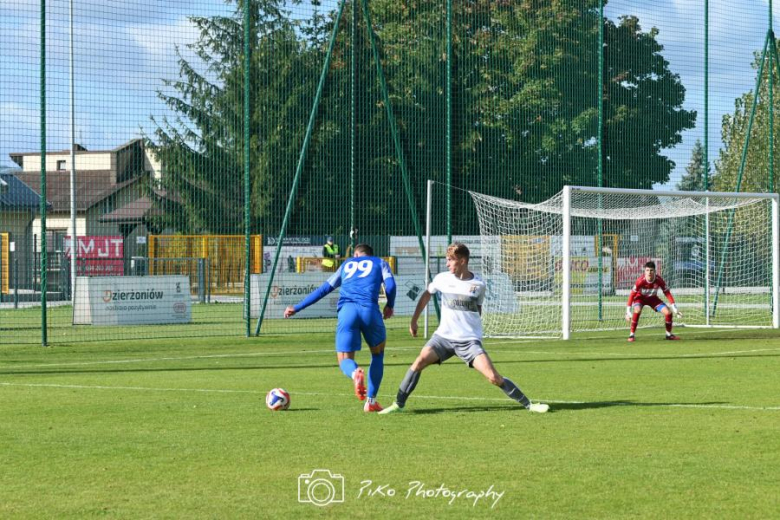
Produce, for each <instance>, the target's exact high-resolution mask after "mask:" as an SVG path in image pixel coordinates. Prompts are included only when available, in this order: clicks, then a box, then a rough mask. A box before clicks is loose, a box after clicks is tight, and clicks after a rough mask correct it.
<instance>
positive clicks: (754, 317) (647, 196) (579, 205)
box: [471, 186, 780, 339]
mask: <svg viewBox="0 0 780 520" xmlns="http://www.w3.org/2000/svg"><path fill="white" fill-rule="evenodd" d="M471 196H472V198H473V200H474V203H475V205H476V208H477V214H478V217H479V227H480V234H481V237H482V258H481V263H482V265H481V270H482V272H483V273H484V274H485V275H486V276H488V277H490V279H492V280H494V281H502V282H501V284H500V285H501V286H500V287H490V288H489V290H491V291H493V293H494V296H495V297H493V298H490V299H488V300H487V301H486V304H485V307H484V309H483V310H484V326H485V333H486V335H488V336H493V337H502V336H504V337H529V336H531V337H533V336H536V337H562V338H563V339H568V338H569V335H570V333H571V332H577V331H597V330H609V329H620V328H624V327H625V328H627V325H626V322H625V321H624V314H625V308H626V302H627V299H628V293H629V291H630V289H631V288H632V287H633V285H634V283H635V282H636V280H637V278H639V277H640V276H641V275H642V273H643V268H644V264H645V263H646V262H648V261H653V262H654V263H655V264H656V268H657V272H658V274H659V275H660V276H661V277H663V279H664V280H665V281H666V283H667V285H668V286H669V288H670V289H671V291H672V295H673V296H674V297H675V300H676V302H677V306H678V308H679V309H680V311H681V312H682V314H683V317H682V319H675V326H681V325H682V326H686V327H691V326H709V327H774V328H778V327H779V326H780V313H779V310H778V308H777V301H778V285H779V284H780V265H779V264H778V236H780V235H778V195H777V194H767V193H716V192H678V191H656V190H629V189H617V188H590V187H579V186H566V187H564V189H563V190H562V191H561V192H560V193H558V194H557V195H555V196H554V197H552V198H550V199H549V200H546V201H544V202H541V203H538V204H527V203H523V202H519V201H513V200H506V199H501V198H497V197H490V196H487V195H482V194H479V193H475V192H471ZM493 285H495V284H493ZM659 296H661V297H663V295H660V294H659ZM648 311H650V310H649V309H646V310H645V312H644V313H643V315H642V318H641V321H640V326H644V327H652V326H656V327H663V319H662V318H660V317H657V316H654V315H653V314H654V313H653V312H652V311H650V312H648Z"/></svg>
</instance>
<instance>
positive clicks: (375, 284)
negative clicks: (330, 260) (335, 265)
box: [328, 256, 395, 310]
mask: <svg viewBox="0 0 780 520" xmlns="http://www.w3.org/2000/svg"><path fill="white" fill-rule="evenodd" d="M383 283H384V284H385V292H386V293H387V294H388V305H389V306H390V307H392V306H393V304H394V302H393V301H391V300H390V298H389V296H390V294H391V293H392V294H393V295H395V290H394V289H395V279H394V278H393V273H392V271H391V270H390V266H389V265H388V264H387V262H385V261H384V260H382V259H381V258H378V257H376V256H356V257H353V258H350V259H349V260H347V261H346V262H344V263H343V264H341V266H339V269H338V271H336V272H335V273H333V275H332V276H331V277H330V278H328V284H330V285H331V286H332V287H333V288H334V289H336V288H338V287H341V290H340V294H339V303H338V309H339V310H341V307H342V306H343V305H344V304H345V303H356V304H359V305H363V306H366V307H376V308H377V309H378V308H379V290H380V288H381V285H382V284H383Z"/></svg>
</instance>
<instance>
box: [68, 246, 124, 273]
mask: <svg viewBox="0 0 780 520" xmlns="http://www.w3.org/2000/svg"><path fill="white" fill-rule="evenodd" d="M76 242H77V249H76V258H78V262H77V274H78V275H79V276H122V275H123V274H124V240H123V239H122V237H121V236H105V237H102V236H80V237H78V238H77V239H76ZM71 250H72V248H71V239H70V236H66V237H65V256H66V257H68V258H70V255H71Z"/></svg>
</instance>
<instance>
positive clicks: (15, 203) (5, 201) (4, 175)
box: [0, 171, 41, 209]
mask: <svg viewBox="0 0 780 520" xmlns="http://www.w3.org/2000/svg"><path fill="white" fill-rule="evenodd" d="M0 181H2V183H5V186H3V187H2V189H0V208H4V209H6V208H22V209H28V208H37V207H38V206H39V205H40V203H41V196H40V195H39V194H38V193H36V192H35V191H33V190H32V188H30V187H29V186H27V185H26V184H25V183H23V182H22V181H20V180H19V179H17V178H16V176H14V175H13V174H12V173H11V172H7V171H6V172H0Z"/></svg>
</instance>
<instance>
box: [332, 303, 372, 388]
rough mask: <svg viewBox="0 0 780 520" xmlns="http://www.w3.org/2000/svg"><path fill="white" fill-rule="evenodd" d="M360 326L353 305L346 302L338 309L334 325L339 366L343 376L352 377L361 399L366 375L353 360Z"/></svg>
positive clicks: (358, 339) (358, 346)
mask: <svg viewBox="0 0 780 520" xmlns="http://www.w3.org/2000/svg"><path fill="white" fill-rule="evenodd" d="M360 340H361V337H360V328H359V325H358V314H357V312H356V309H355V306H353V305H350V304H346V305H344V306H343V307H342V308H341V310H340V311H339V322H338V325H337V326H336V355H337V357H338V360H339V368H341V371H342V372H343V373H344V375H345V376H347V377H349V378H350V379H352V382H353V385H354V387H355V395H356V396H357V398H358V399H360V400H361V401H363V400H364V399H365V398H366V376H365V373H364V372H363V369H362V368H360V367H359V366H358V364H357V363H356V362H355V352H357V351H358V350H360Z"/></svg>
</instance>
